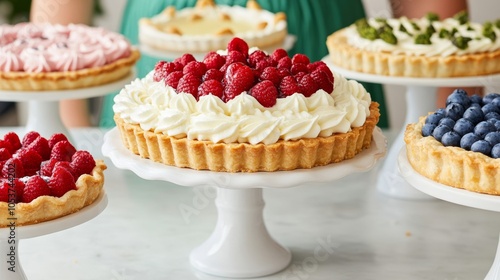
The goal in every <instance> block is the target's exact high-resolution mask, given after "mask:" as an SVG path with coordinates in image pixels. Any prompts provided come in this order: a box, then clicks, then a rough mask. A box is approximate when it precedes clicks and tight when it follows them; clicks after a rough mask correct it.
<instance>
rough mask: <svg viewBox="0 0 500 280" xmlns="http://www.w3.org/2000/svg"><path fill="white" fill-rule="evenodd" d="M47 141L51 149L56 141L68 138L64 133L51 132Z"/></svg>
mask: <svg viewBox="0 0 500 280" xmlns="http://www.w3.org/2000/svg"><path fill="white" fill-rule="evenodd" d="M48 141H49V148H50V150H51V151H52V149H53V148H54V145H55V144H56V143H57V142H61V141H68V138H67V137H66V135H64V134H62V133H54V134H52V136H50V138H49V140H48Z"/></svg>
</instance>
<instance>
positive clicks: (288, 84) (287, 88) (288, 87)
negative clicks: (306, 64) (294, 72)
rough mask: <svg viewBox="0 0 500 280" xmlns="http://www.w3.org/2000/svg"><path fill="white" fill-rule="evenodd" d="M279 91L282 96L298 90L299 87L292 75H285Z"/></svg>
mask: <svg viewBox="0 0 500 280" xmlns="http://www.w3.org/2000/svg"><path fill="white" fill-rule="evenodd" d="M280 92H281V93H282V94H283V95H284V96H290V95H292V94H294V93H296V92H300V87H299V84H298V83H297V81H296V80H295V78H294V77H292V76H287V77H285V78H283V80H281V83H280Z"/></svg>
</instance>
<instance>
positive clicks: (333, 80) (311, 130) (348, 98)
mask: <svg viewBox="0 0 500 280" xmlns="http://www.w3.org/2000/svg"><path fill="white" fill-rule="evenodd" d="M334 88H335V89H334ZM114 100H115V104H114V106H113V110H114V112H115V121H116V123H117V126H118V129H119V130H120V135H121V138H122V141H123V144H124V145H125V146H126V147H127V148H128V149H129V150H131V151H132V152H134V153H135V154H138V155H140V156H142V157H144V158H150V159H151V160H153V161H156V162H162V163H164V164H167V165H172V166H177V167H187V168H193V169H207V170H212V171H223V172H257V171H277V170H292V169H298V168H312V167H315V166H321V165H327V164H330V163H334V162H340V161H343V160H345V159H349V158H352V157H354V156H355V155H356V154H358V153H359V152H360V151H362V150H363V149H366V148H368V147H370V145H371V141H372V132H373V129H374V128H375V126H376V124H377V122H378V119H379V116H380V114H379V110H378V104H377V103H375V102H372V101H371V98H370V95H369V94H368V93H367V92H366V90H365V89H364V88H363V86H362V85H361V84H359V83H357V82H356V81H348V80H346V79H345V78H343V77H342V76H340V75H334V74H333V73H332V72H331V71H330V69H329V68H328V67H327V66H326V64H325V63H323V62H321V61H318V62H311V61H309V58H308V57H307V56H305V55H303V54H296V55H294V56H293V57H289V56H288V53H287V52H286V51H285V50H283V49H277V50H275V51H274V52H273V53H271V54H267V53H265V52H263V51H261V50H258V49H256V48H252V49H250V50H249V47H248V44H247V43H246V42H245V41H243V40H242V39H240V38H234V39H233V40H231V41H230V42H229V44H228V46H227V50H225V51H218V52H209V53H208V54H207V55H206V56H205V58H204V59H203V61H196V60H195V58H194V57H193V56H192V55H190V54H185V55H183V56H182V57H179V58H177V59H175V60H174V61H173V62H165V61H161V62H159V63H158V64H157V65H156V67H155V69H154V70H153V71H152V72H151V73H150V74H149V75H148V76H147V77H145V78H143V79H140V80H139V79H137V80H135V81H133V82H132V83H131V84H130V85H127V86H126V87H125V88H124V89H122V90H121V92H120V93H119V94H118V95H117V96H116V97H115V99H114Z"/></svg>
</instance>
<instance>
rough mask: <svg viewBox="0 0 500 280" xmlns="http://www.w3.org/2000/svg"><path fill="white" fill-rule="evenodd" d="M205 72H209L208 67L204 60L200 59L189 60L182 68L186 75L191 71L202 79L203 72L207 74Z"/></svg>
mask: <svg viewBox="0 0 500 280" xmlns="http://www.w3.org/2000/svg"><path fill="white" fill-rule="evenodd" d="M205 72H207V67H206V66H205V64H204V63H203V62H199V61H191V62H189V63H188V64H187V65H186V66H185V67H184V69H183V70H182V73H183V74H184V75H186V74H187V73H191V74H193V75H195V76H196V77H198V78H200V79H201V77H203V74H205Z"/></svg>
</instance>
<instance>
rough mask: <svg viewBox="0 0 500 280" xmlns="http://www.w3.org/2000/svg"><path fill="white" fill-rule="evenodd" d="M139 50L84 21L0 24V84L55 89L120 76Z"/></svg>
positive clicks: (126, 69)
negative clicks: (82, 22)
mask: <svg viewBox="0 0 500 280" xmlns="http://www.w3.org/2000/svg"><path fill="white" fill-rule="evenodd" d="M139 56H140V55H139V52H138V51H137V50H135V49H133V48H132V47H131V45H130V43H129V42H128V41H127V40H126V39H125V38H124V37H123V36H122V35H120V34H116V33H112V32H109V31H106V30H104V29H102V28H94V27H88V26H85V25H73V24H70V25H67V26H62V25H51V24H35V23H20V24H17V25H0V89H4V90H59V89H75V88H84V87H90V86H97V85H102V84H106V83H110V82H113V81H116V80H119V79H120V78H123V77H125V76H126V75H128V74H129V73H130V71H131V68H132V67H133V66H134V64H135V62H136V61H137V60H138V59H139Z"/></svg>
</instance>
